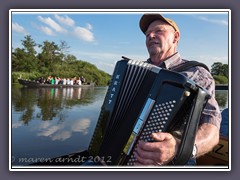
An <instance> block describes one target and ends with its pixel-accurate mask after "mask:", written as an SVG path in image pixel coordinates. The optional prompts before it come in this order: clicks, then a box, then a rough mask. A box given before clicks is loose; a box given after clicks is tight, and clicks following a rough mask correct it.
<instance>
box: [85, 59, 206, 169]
mask: <svg viewBox="0 0 240 180" xmlns="http://www.w3.org/2000/svg"><path fill="white" fill-rule="evenodd" d="M209 97H210V95H209V94H208V92H207V91H206V90H205V89H204V88H202V87H200V86H198V85H197V84H196V83H194V82H193V81H191V80H190V79H188V78H187V77H186V76H184V75H182V74H181V73H178V72H174V71H170V70H166V69H162V68H160V67H157V66H154V65H151V64H149V63H146V62H142V61H135V60H130V59H122V60H120V61H118V62H117V64H116V66H115V69H114V72H113V76H112V79H111V82H110V85H109V87H108V90H107V93H106V96H105V99H104V102H103V105H102V107H101V112H100V115H99V119H98V121H97V125H96V127H95V131H94V133H93V136H92V139H91V141H90V144H89V147H88V151H89V154H90V155H91V156H93V157H95V156H96V157H99V158H103V159H104V161H105V162H104V163H105V164H107V165H126V166H131V165H134V162H135V160H136V159H135V157H134V155H133V152H134V151H135V148H136V145H137V142H138V141H139V140H143V141H153V139H152V138H151V134H152V133H153V132H170V133H171V132H180V134H181V135H180V137H181V138H180V145H179V149H178V152H177V155H176V157H175V158H174V164H176V165H184V164H185V163H186V162H187V161H188V160H189V159H190V157H191V153H192V148H193V145H194V141H195V136H196V131H197V128H198V123H199V119H200V116H201V112H202V110H203V108H204V106H205V104H206V102H207V100H208V99H209ZM107 158H109V159H108V160H107Z"/></svg>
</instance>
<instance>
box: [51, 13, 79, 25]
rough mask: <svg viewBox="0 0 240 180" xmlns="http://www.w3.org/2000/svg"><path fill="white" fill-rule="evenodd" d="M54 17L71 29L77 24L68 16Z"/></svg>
mask: <svg viewBox="0 0 240 180" xmlns="http://www.w3.org/2000/svg"><path fill="white" fill-rule="evenodd" d="M54 17H55V18H56V19H57V20H58V22H59V23H61V24H64V25H67V26H70V27H74V24H75V22H74V20H73V19H71V18H69V17H68V16H65V17H63V16H59V15H55V16H54Z"/></svg>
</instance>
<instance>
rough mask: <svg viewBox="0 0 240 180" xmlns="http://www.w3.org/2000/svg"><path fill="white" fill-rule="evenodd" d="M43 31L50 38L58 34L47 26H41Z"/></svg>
mask: <svg viewBox="0 0 240 180" xmlns="http://www.w3.org/2000/svg"><path fill="white" fill-rule="evenodd" d="M40 29H41V31H42V32H44V33H45V34H47V35H49V36H55V35H56V34H55V33H54V32H53V31H52V29H50V28H49V27H46V26H41V27H40Z"/></svg>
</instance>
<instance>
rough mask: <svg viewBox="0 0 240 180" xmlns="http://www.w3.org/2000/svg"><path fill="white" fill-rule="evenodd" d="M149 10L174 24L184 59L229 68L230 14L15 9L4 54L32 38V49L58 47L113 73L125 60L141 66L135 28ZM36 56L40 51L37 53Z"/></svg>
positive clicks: (143, 55) (143, 54)
mask: <svg viewBox="0 0 240 180" xmlns="http://www.w3.org/2000/svg"><path fill="white" fill-rule="evenodd" d="M153 11H154V12H155V13H156V12H159V13H161V14H163V15H164V16H165V17H168V18H171V19H173V20H174V21H175V22H176V23H177V25H178V27H179V29H180V41H179V47H178V52H179V53H180V55H181V57H182V58H183V59H188V60H197V61H200V62H203V63H205V64H206V65H207V66H208V67H209V68H211V65H212V64H213V63H214V62H221V63H223V64H229V63H230V58H229V57H230V54H229V53H230V51H229V49H230V48H229V46H230V44H231V43H230V40H231V38H230V35H231V34H230V33H229V32H230V31H229V27H230V25H231V24H230V10H226V9H221V10H179V9H178V10H177V11H176V10H166V9H165V10H160V9H159V10H156V9H155V10H141V9H132V10H122V9H119V10H116V9H114V10H113V9H112V10H110V9H106V10H81V9H78V10H63V9H61V10H51V9H49V10H39V9H37V10H34V9H32V10H19V9H13V10H10V11H9V12H10V13H9V19H10V21H9V32H10V41H11V44H10V45H9V49H11V47H12V48H14V49H15V48H18V47H19V48H22V47H23V46H22V44H21V43H22V40H24V37H25V36H26V35H31V37H32V39H33V40H34V41H35V42H36V43H37V44H42V43H43V42H44V41H46V40H47V41H49V42H55V44H58V45H60V42H61V41H65V42H66V43H67V45H68V46H69V47H70V48H69V49H68V53H69V54H71V55H74V56H75V57H76V58H77V59H78V60H83V61H87V62H89V63H92V64H94V65H95V66H96V67H97V68H99V69H101V70H103V71H105V72H107V73H109V74H112V73H113V70H114V67H115V63H116V62H117V61H118V60H121V59H122V56H126V57H128V58H130V59H134V60H140V61H145V60H146V59H147V58H148V57H149V55H148V52H147V49H146V46H145V35H144V34H143V33H142V32H141V30H140V28H139V20H140V18H141V16H142V15H143V14H144V13H153ZM36 50H37V52H39V51H40V49H37V48H36Z"/></svg>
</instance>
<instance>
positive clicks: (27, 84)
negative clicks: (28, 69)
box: [18, 79, 94, 88]
mask: <svg viewBox="0 0 240 180" xmlns="http://www.w3.org/2000/svg"><path fill="white" fill-rule="evenodd" d="M18 82H19V83H20V84H21V85H23V86H25V87H50V88H62V87H73V88H79V87H82V88H90V87H94V83H89V84H82V85H63V84H44V83H39V82H36V81H31V80H25V79H18Z"/></svg>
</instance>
